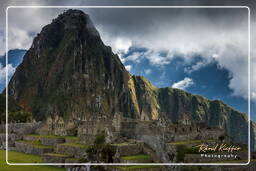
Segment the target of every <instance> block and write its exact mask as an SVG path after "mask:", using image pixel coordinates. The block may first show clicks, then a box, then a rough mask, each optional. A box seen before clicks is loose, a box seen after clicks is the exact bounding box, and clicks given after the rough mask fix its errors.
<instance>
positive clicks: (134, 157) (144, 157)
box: [121, 154, 150, 160]
mask: <svg viewBox="0 0 256 171" xmlns="http://www.w3.org/2000/svg"><path fill="white" fill-rule="evenodd" d="M121 159H123V160H149V159H150V156H149V155H147V154H138V155H132V156H123V157H121Z"/></svg>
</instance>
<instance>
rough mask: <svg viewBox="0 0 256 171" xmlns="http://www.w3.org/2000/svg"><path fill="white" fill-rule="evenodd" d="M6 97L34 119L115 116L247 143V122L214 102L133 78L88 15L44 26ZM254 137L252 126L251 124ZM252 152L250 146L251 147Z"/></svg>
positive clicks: (69, 15)
mask: <svg viewBox="0 0 256 171" xmlns="http://www.w3.org/2000/svg"><path fill="white" fill-rule="evenodd" d="M8 93H9V95H11V96H12V97H13V98H14V99H15V100H16V101H17V102H18V104H19V105H20V106H22V107H23V108H25V109H27V110H28V111H31V112H32V113H33V115H34V117H35V118H36V119H37V120H44V119H46V117H47V116H52V115H59V116H63V117H64V118H65V119H66V120H68V119H72V118H87V119H95V118H97V117H106V118H107V119H110V120H111V119H113V117H114V115H115V114H117V113H120V114H122V115H123V116H125V117H128V118H134V119H139V120H158V121H159V123H160V124H163V125H164V124H166V123H167V122H172V123H183V124H191V123H195V122H196V123H199V122H200V123H205V124H207V125H209V126H218V127H222V128H224V129H225V130H226V133H227V134H228V135H229V136H231V137H232V138H233V139H234V140H235V141H236V142H239V143H244V144H246V143H247V138H248V127H247V125H248V119H247V116H246V114H244V113H240V112H238V111H236V110H234V109H232V108H231V107H229V106H227V105H225V104H224V103H223V102H221V101H218V100H214V101H211V100H207V99H206V98H203V97H202V96H198V95H193V94H190V93H187V92H185V91H182V90H179V89H173V88H156V87H155V86H153V85H152V84H151V83H150V82H149V81H148V80H147V79H146V78H144V77H141V76H132V75H131V74H129V72H128V71H127V70H126V69H125V67H124V66H123V64H122V63H121V61H120V59H119V57H118V56H117V55H116V54H114V53H113V52H112V50H111V47H108V46H105V45H104V43H103V42H102V40H101V38H100V35H99V33H98V31H97V30H96V28H95V27H94V26H93V23H92V21H91V20H90V18H89V16H88V15H87V14H85V13H83V12H82V11H79V10H68V11H66V12H64V13H63V14H61V15H59V16H58V17H57V19H54V20H53V22H52V23H51V24H48V25H46V26H45V27H44V28H43V29H42V31H41V33H40V34H38V35H37V36H36V37H35V39H34V41H33V44H32V46H31V48H30V49H29V50H28V51H27V53H26V54H25V56H24V59H23V61H22V63H21V64H20V65H19V66H18V67H17V69H16V72H15V74H14V75H13V77H12V79H11V81H10V83H9V85H8ZM251 129H252V132H253V135H255V126H254V124H252V127H251ZM252 146H253V148H254V146H255V144H254V143H253V144H252Z"/></svg>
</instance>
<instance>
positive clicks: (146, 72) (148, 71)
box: [144, 69, 152, 75]
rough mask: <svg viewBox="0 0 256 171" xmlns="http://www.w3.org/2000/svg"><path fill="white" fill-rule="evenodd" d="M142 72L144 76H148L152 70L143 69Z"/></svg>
mask: <svg viewBox="0 0 256 171" xmlns="http://www.w3.org/2000/svg"><path fill="white" fill-rule="evenodd" d="M144 72H145V74H146V75H149V74H151V73H152V70H151V69H145V70H144Z"/></svg>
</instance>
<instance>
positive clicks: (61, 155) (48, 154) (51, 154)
mask: <svg viewBox="0 0 256 171" xmlns="http://www.w3.org/2000/svg"><path fill="white" fill-rule="evenodd" d="M44 155H46V156H53V157H69V156H68V155H65V154H58V153H45V154H44Z"/></svg>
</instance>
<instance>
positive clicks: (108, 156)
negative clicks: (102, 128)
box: [86, 132, 115, 163]
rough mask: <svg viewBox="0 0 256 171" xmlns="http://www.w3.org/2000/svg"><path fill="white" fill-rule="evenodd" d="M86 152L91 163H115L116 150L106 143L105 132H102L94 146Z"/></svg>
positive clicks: (97, 136)
mask: <svg viewBox="0 0 256 171" xmlns="http://www.w3.org/2000/svg"><path fill="white" fill-rule="evenodd" d="M86 152H87V157H88V160H89V161H92V162H105V163H113V156H114V154H115V150H114V147H113V146H112V145H111V144H108V143H106V142H105V133H104V132H100V133H98V134H97V135H96V138H95V140H94V144H93V145H92V146H91V147H89V148H88V149H87V151H86Z"/></svg>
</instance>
